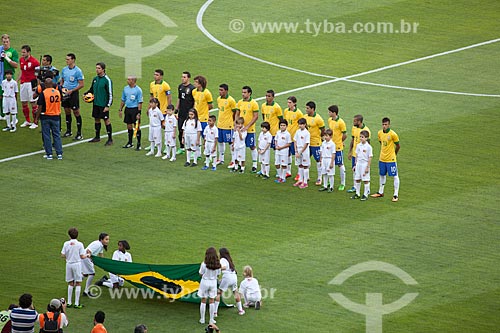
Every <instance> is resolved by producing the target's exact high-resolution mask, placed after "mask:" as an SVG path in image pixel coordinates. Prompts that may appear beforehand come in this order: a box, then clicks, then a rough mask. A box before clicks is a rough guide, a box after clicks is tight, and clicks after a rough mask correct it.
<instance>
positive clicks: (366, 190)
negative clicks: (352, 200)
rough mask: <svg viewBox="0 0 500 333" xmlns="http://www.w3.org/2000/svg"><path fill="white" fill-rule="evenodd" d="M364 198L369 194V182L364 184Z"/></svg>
mask: <svg viewBox="0 0 500 333" xmlns="http://www.w3.org/2000/svg"><path fill="white" fill-rule="evenodd" d="M364 194H365V196H368V195H369V194H370V182H368V183H365V192H364Z"/></svg>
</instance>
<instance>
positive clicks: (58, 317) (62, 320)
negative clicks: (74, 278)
mask: <svg viewBox="0 0 500 333" xmlns="http://www.w3.org/2000/svg"><path fill="white" fill-rule="evenodd" d="M65 312H66V300H65V299H64V298H61V299H57V298H54V299H52V300H51V301H50V303H49V304H48V305H47V312H45V313H41V314H40V315H39V316H38V321H39V323H40V333H49V332H57V333H62V332H63V328H64V327H66V326H68V318H67V317H66V313H65Z"/></svg>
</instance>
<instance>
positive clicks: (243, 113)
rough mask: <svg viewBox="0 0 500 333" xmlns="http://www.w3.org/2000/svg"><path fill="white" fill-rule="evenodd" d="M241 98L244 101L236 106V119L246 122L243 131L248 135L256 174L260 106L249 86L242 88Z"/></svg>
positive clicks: (248, 145) (240, 101)
mask: <svg viewBox="0 0 500 333" xmlns="http://www.w3.org/2000/svg"><path fill="white" fill-rule="evenodd" d="M241 97H242V99H240V100H239V101H238V103H237V104H236V114H235V119H238V118H239V117H242V118H243V119H244V120H245V122H244V124H243V130H244V131H247V133H248V134H247V137H246V139H245V145H246V146H247V147H248V148H250V152H251V153H252V173H256V172H257V157H258V156H259V153H258V152H257V149H255V148H256V146H255V122H256V121H257V119H259V104H257V102H256V101H255V100H254V99H253V98H252V88H250V87H249V86H244V87H243V88H241Z"/></svg>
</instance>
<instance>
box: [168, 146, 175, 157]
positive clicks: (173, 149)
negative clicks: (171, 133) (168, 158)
mask: <svg viewBox="0 0 500 333" xmlns="http://www.w3.org/2000/svg"><path fill="white" fill-rule="evenodd" d="M170 148H172V158H175V154H177V149H176V147H175V146H173V147H170Z"/></svg>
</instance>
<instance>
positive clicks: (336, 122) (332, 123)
mask: <svg viewBox="0 0 500 333" xmlns="http://www.w3.org/2000/svg"><path fill="white" fill-rule="evenodd" d="M328 128H329V129H331V130H332V131H333V138H332V141H333V142H334V143H335V150H337V151H340V150H344V141H343V140H342V135H343V134H344V133H346V132H347V127H346V125H345V121H344V120H343V119H342V118H340V117H339V116H337V119H332V118H328Z"/></svg>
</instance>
